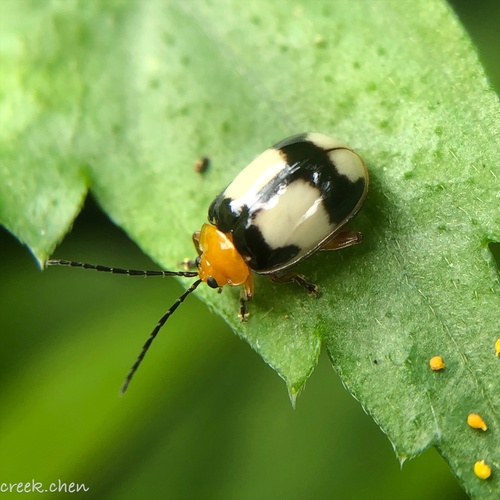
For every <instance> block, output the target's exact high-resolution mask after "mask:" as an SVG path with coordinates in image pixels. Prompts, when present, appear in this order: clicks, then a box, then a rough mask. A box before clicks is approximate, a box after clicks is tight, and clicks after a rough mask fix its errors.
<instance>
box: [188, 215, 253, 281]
mask: <svg viewBox="0 0 500 500" xmlns="http://www.w3.org/2000/svg"><path fill="white" fill-rule="evenodd" d="M198 247H199V248H198V250H199V252H200V263H199V266H198V272H199V275H200V279H201V280H202V281H204V282H205V283H207V284H208V285H209V286H211V287H212V288H218V287H221V286H224V285H231V286H234V285H242V284H244V283H245V282H247V281H248V280H249V277H250V274H251V271H250V268H249V267H248V265H247V264H246V262H245V261H244V259H243V257H242V256H241V255H240V254H239V253H238V251H237V250H236V248H235V246H234V244H233V240H232V237H231V234H225V233H222V232H221V231H219V230H218V229H217V228H216V227H215V226H212V225H211V224H203V226H202V228H201V231H200V235H199V241H198Z"/></svg>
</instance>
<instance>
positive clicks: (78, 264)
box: [45, 260, 198, 278]
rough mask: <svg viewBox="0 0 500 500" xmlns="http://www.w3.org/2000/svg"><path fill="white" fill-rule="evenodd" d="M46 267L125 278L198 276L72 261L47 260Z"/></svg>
mask: <svg viewBox="0 0 500 500" xmlns="http://www.w3.org/2000/svg"><path fill="white" fill-rule="evenodd" d="M45 264H46V265H47V266H65V267H81V268H82V269H92V270H94V271H100V272H103V273H112V274H126V275H127V276H144V277H145V276H183V277H184V278H194V277H196V276H198V272H196V271H143V270H139V269H121V268H119V267H107V266H100V265H96V264H87V263H85V262H75V261H74V260H47V261H46V262H45Z"/></svg>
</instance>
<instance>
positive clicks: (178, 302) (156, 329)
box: [121, 273, 201, 394]
mask: <svg viewBox="0 0 500 500" xmlns="http://www.w3.org/2000/svg"><path fill="white" fill-rule="evenodd" d="M191 274H195V275H198V273H191ZM200 283H201V279H198V280H196V281H195V282H194V283H193V284H192V285H191V286H190V287H189V288H188V289H187V290H186V291H185V292H184V293H183V294H182V295H181V296H180V297H179V298H178V299H177V300H176V301H175V302H174V303H173V305H172V306H171V307H170V309H169V310H168V311H167V312H166V313H165V314H164V315H163V316H162V317H161V318H160V321H158V323H157V325H156V326H155V327H154V330H153V331H152V332H151V334H150V335H149V337H148V340H146V343H145V344H144V345H143V346H142V350H141V352H140V354H139V356H138V357H137V359H136V360H135V363H134V364H133V365H132V368H130V371H129V372H128V375H127V377H126V379H125V381H124V382H123V385H122V388H121V393H122V394H124V393H125V391H126V390H127V388H128V386H129V384H130V381H131V380H132V377H133V376H134V374H135V372H136V371H137V369H138V368H139V366H140V364H141V363H142V360H143V359H144V356H146V353H147V352H148V349H149V348H150V347H151V344H152V343H153V340H154V339H155V338H156V336H157V335H158V332H159V331H160V329H161V328H162V327H163V325H164V324H165V323H166V321H167V319H168V318H170V316H171V315H172V314H173V313H174V312H175V310H176V309H177V308H178V307H179V306H180V305H181V304H182V303H183V302H184V299H185V298H186V297H187V296H188V295H189V294H190V293H193V292H194V291H195V290H196V288H197V287H198V285H199V284H200Z"/></svg>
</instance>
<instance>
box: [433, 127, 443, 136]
mask: <svg viewBox="0 0 500 500" xmlns="http://www.w3.org/2000/svg"><path fill="white" fill-rule="evenodd" d="M434 133H435V134H436V135H440V136H441V135H443V128H442V127H436V128H435V129H434Z"/></svg>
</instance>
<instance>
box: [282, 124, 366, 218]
mask: <svg viewBox="0 0 500 500" xmlns="http://www.w3.org/2000/svg"><path fill="white" fill-rule="evenodd" d="M303 137H304V134H301V135H299V136H296V141H297V142H293V140H292V139H293V138H289V139H285V141H282V142H281V143H278V144H277V145H276V147H279V148H280V149H281V150H282V151H283V153H284V154H285V156H286V158H287V163H288V165H289V166H290V171H289V172H288V176H287V183H288V184H291V183H292V182H294V181H295V180H299V179H300V180H303V181H305V182H308V183H309V184H310V185H311V186H313V187H314V188H316V189H318V190H319V191H320V192H321V195H322V197H323V205H324V207H325V210H326V212H327V213H328V215H329V218H330V222H331V223H332V224H339V223H340V222H342V221H343V220H344V219H345V218H346V217H348V216H349V215H350V214H351V212H352V211H353V209H354V208H355V206H356V205H357V204H358V202H359V200H360V199H361V197H362V196H363V193H364V190H365V179H364V178H363V177H361V178H359V179H358V180H357V181H356V182H352V181H351V180H350V179H349V178H348V177H346V176H345V175H342V174H341V173H340V172H339V171H338V169H337V166H336V165H335V164H334V163H333V162H332V161H331V159H330V157H329V156H328V153H329V152H331V151H332V149H330V150H325V149H323V148H321V147H319V146H317V145H316V144H314V143H313V142H310V141H307V140H304V139H303ZM280 181H281V180H280ZM278 189H279V186H278ZM276 192H277V190H275V193H276Z"/></svg>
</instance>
